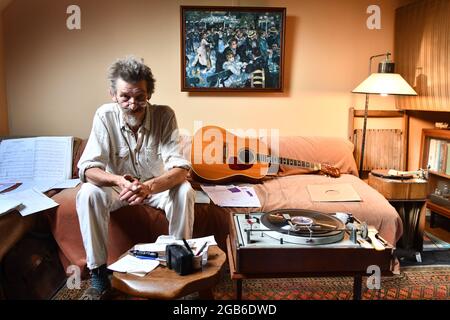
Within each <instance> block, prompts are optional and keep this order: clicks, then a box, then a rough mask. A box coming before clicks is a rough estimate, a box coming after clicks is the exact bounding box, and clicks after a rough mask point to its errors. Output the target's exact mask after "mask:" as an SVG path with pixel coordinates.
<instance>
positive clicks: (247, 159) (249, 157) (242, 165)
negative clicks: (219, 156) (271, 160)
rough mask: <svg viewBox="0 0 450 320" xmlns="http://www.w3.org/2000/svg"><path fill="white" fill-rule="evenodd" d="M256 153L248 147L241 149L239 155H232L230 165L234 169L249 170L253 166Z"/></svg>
mask: <svg viewBox="0 0 450 320" xmlns="http://www.w3.org/2000/svg"><path fill="white" fill-rule="evenodd" d="M254 161H255V155H254V154H253V152H251V151H250V150H248V149H245V150H241V151H239V157H231V158H230V159H229V162H228V166H229V167H230V169H232V170H247V169H250V168H251V167H253V162H254Z"/></svg>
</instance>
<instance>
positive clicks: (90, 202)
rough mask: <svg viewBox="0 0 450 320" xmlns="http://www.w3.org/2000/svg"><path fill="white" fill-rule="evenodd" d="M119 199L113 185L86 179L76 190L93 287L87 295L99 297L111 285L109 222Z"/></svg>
mask: <svg viewBox="0 0 450 320" xmlns="http://www.w3.org/2000/svg"><path fill="white" fill-rule="evenodd" d="M116 199H117V196H116V195H113V192H112V189H111V188H108V187H98V186H96V185H94V184H91V183H84V184H83V185H82V186H81V188H80V191H79V192H78V194H77V199H76V206H77V213H78V220H79V222H80V229H81V236H82V238H83V244H84V248H85V250H86V262H87V267H88V268H89V270H90V271H91V288H89V289H88V290H87V291H86V292H85V294H84V295H83V298H84V299H96V298H100V296H101V294H102V293H103V292H104V291H105V290H106V289H108V288H109V286H110V283H109V279H108V274H107V269H106V262H107V258H108V251H107V247H108V226H109V213H110V211H112V210H114V209H118V208H119V207H120V206H121V205H120V201H118V200H116ZM116 207H117V208H116Z"/></svg>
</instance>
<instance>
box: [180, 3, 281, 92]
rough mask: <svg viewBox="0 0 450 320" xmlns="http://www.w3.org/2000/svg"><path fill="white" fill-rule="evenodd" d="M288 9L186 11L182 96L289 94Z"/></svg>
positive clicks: (184, 8)
mask: <svg viewBox="0 0 450 320" xmlns="http://www.w3.org/2000/svg"><path fill="white" fill-rule="evenodd" d="M285 25H286V8H271V7H264V8H262V7H200V6H181V90H182V91H191V92H193V91H216V92H217V91H219V92H220V91H267V92H276V91H278V92H281V91H283V66H284V46H285V45H284V38H285Z"/></svg>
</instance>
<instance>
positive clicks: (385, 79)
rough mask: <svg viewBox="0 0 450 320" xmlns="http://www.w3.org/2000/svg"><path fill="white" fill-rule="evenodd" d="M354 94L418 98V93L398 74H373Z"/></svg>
mask: <svg viewBox="0 0 450 320" xmlns="http://www.w3.org/2000/svg"><path fill="white" fill-rule="evenodd" d="M352 92H353V93H366V94H370V93H373V94H395V95H404V96H416V95H417V93H416V91H414V89H413V88H412V87H411V86H410V85H409V84H408V83H407V82H406V80H405V79H403V77H402V76H401V75H399V74H398V73H372V74H371V75H370V76H369V77H368V78H367V79H366V80H364V81H363V82H361V84H360V85H359V86H357V87H356V88H355V89H354V90H353V91H352Z"/></svg>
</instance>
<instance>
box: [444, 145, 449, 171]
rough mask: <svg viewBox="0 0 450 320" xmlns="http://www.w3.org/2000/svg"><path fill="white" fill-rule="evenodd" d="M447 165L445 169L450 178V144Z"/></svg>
mask: <svg viewBox="0 0 450 320" xmlns="http://www.w3.org/2000/svg"><path fill="white" fill-rule="evenodd" d="M446 162H447V165H446V168H445V174H446V175H448V176H450V142H447V161H446Z"/></svg>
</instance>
